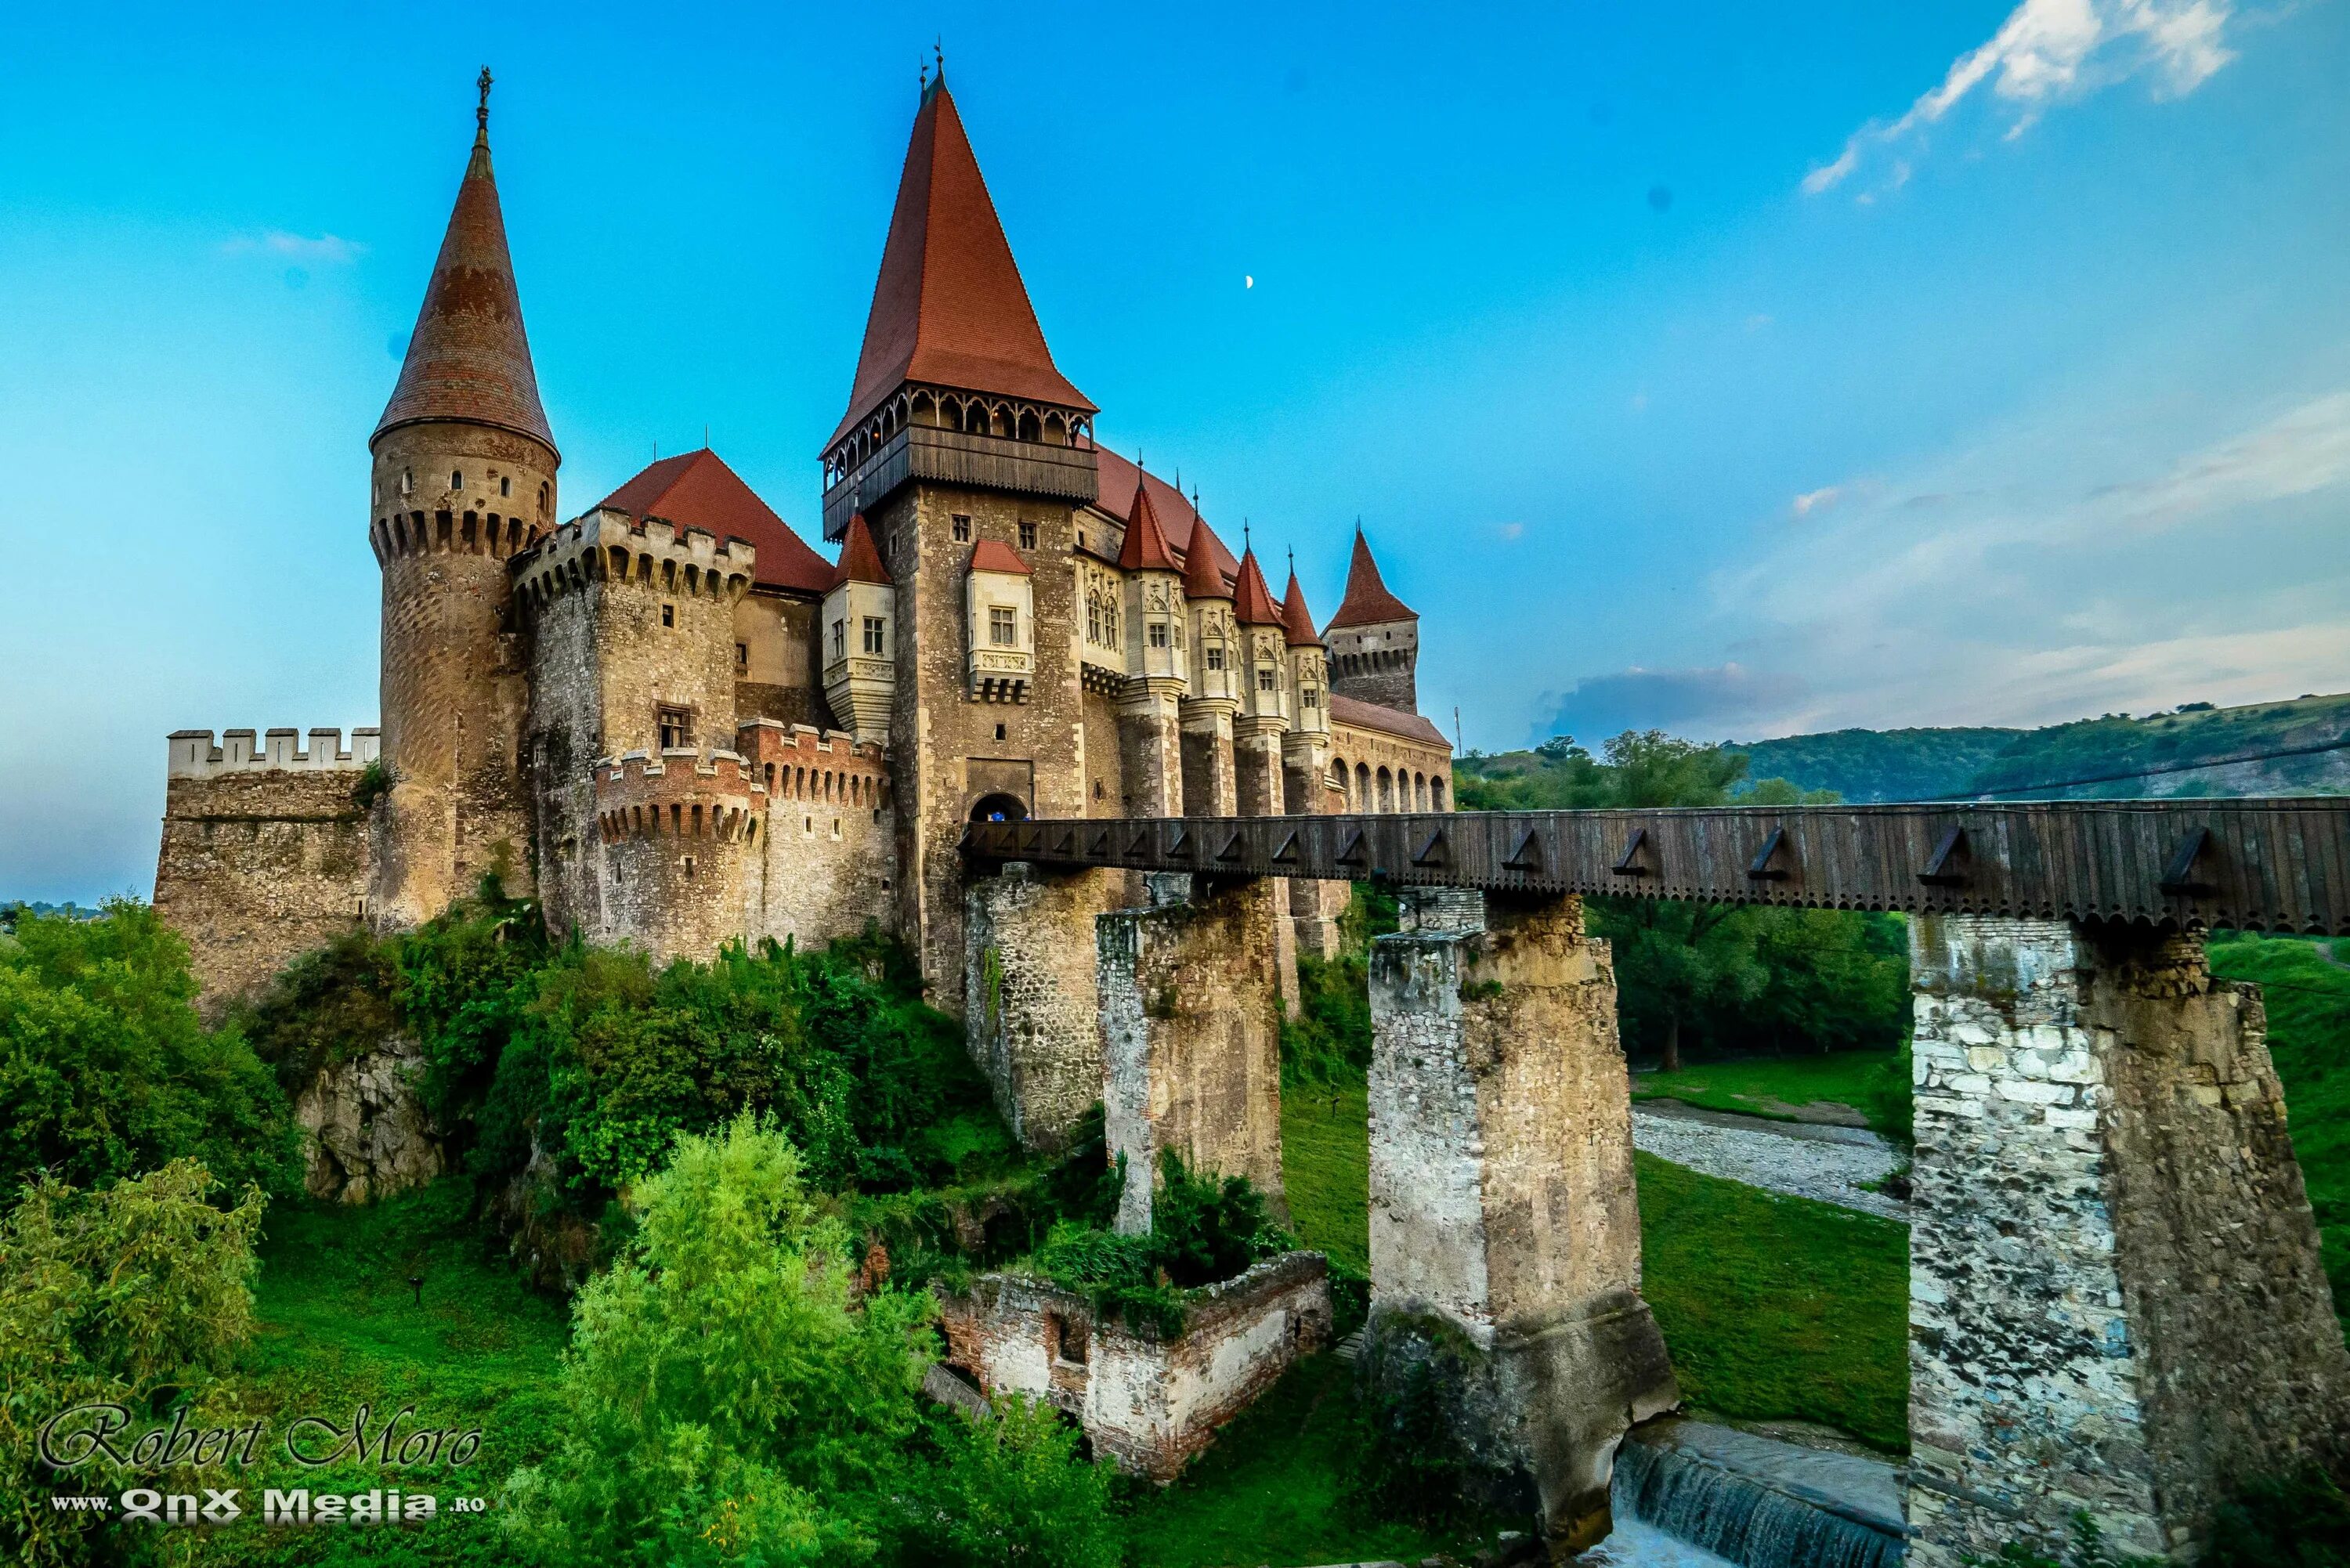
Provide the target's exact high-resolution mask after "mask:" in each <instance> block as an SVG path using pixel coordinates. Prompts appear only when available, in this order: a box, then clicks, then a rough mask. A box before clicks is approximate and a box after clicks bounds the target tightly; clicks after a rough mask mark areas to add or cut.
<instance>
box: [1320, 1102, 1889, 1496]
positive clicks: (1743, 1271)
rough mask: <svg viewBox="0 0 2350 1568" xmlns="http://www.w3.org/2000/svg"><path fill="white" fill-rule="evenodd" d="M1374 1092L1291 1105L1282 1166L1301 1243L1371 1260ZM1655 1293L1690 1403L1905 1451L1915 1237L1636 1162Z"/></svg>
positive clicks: (1861, 1218)
mask: <svg viewBox="0 0 2350 1568" xmlns="http://www.w3.org/2000/svg"><path fill="white" fill-rule="evenodd" d="M1366 1109H1367V1101H1366V1096H1365V1094H1364V1091H1362V1090H1361V1089H1359V1088H1357V1089H1354V1090H1350V1091H1331V1090H1304V1091H1295V1092H1288V1093H1285V1094H1284V1099H1283V1103H1282V1127H1281V1132H1282V1149H1283V1160H1282V1168H1283V1172H1284V1179H1286V1180H1287V1182H1288V1185H1289V1207H1290V1213H1291V1216H1292V1218H1293V1220H1294V1221H1295V1226H1296V1229H1297V1231H1298V1233H1299V1234H1300V1235H1301V1236H1303V1237H1304V1238H1305V1241H1306V1242H1307V1243H1308V1244H1309V1245H1311V1246H1315V1247H1320V1248H1323V1249H1325V1250H1326V1251H1329V1252H1331V1253H1332V1254H1334V1255H1336V1256H1341V1257H1349V1258H1362V1259H1367V1251H1368V1248H1369V1238H1370V1195H1369V1166H1370V1134H1369V1127H1368V1124H1367V1116H1366ZM1639 1175H1640V1231H1641V1237H1642V1241H1643V1245H1644V1247H1645V1250H1646V1254H1647V1269H1646V1278H1645V1281H1644V1285H1645V1289H1646V1292H1647V1294H1648V1300H1649V1302H1650V1303H1651V1304H1652V1305H1653V1306H1654V1307H1655V1309H1656V1314H1657V1321H1658V1323H1659V1324H1661V1325H1662V1326H1663V1328H1664V1331H1665V1343H1666V1344H1667V1345H1668V1346H1669V1347H1670V1349H1671V1351H1672V1354H1673V1362H1674V1366H1676V1368H1677V1369H1678V1370H1679V1374H1680V1378H1681V1391H1682V1393H1683V1394H1684V1395H1685V1396H1687V1397H1688V1398H1689V1400H1690V1403H1691V1404H1693V1405H1699V1406H1702V1407H1705V1408H1707V1409H1709V1410H1713V1411H1718V1412H1720V1413H1721V1414H1723V1415H1728V1416H1737V1417H1748V1418H1752V1419H1756V1420H1766V1419H1774V1418H1779V1419H1786V1418H1793V1419H1800V1420H1807V1421H1818V1422H1821V1423H1823V1424H1825V1425H1827V1426H1831V1427H1835V1428H1841V1429H1843V1430H1845V1431H1847V1432H1850V1433H1852V1434H1853V1435H1854V1436H1855V1437H1857V1438H1863V1439H1865V1440H1866V1441H1867V1442H1870V1443H1873V1444H1875V1445H1877V1446H1878V1447H1880V1448H1883V1449H1888V1450H1891V1451H1896V1452H1898V1451H1900V1450H1902V1449H1905V1448H1906V1447H1907V1445H1908V1399H1909V1367H1908V1332H1909V1298H1908V1291H1909V1243H1908V1231H1907V1230H1906V1228H1904V1227H1902V1226H1900V1225H1897V1224H1893V1223H1890V1222H1888V1221H1887V1220H1877V1219H1872V1218H1870V1217H1869V1216H1867V1215H1865V1214H1854V1213H1850V1212H1848V1211H1847V1210H1842V1209H1837V1208H1835V1207H1834V1206H1832V1205H1829V1204H1825V1203H1814V1202H1812V1201H1810V1200H1809V1199H1802V1198H1782V1197H1778V1196H1776V1195H1774V1194H1772V1193H1767V1192H1758V1191H1756V1190H1754V1189H1752V1188H1749V1187H1742V1186H1740V1185H1739V1184H1737V1183H1736V1182H1732V1181H1721V1180H1717V1179H1714V1178H1712V1177H1710V1176H1700V1175H1698V1174H1697V1173H1696V1172H1694V1171H1690V1170H1685V1169H1683V1168H1680V1167H1679V1166H1675V1165H1669V1164H1667V1163H1666V1162H1665V1161H1663V1160H1659V1159H1651V1158H1648V1156H1646V1155H1642V1156H1640V1157H1639Z"/></svg>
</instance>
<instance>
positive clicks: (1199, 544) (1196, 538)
mask: <svg viewBox="0 0 2350 1568" xmlns="http://www.w3.org/2000/svg"><path fill="white" fill-rule="evenodd" d="M1222 543H1223V541H1222V540H1220V539H1218V538H1217V537H1216V535H1215V534H1214V533H1213V532H1212V531H1211V530H1210V529H1209V527H1208V520H1207V519H1206V518H1205V517H1201V518H1199V519H1197V520H1195V521H1194V522H1193V523H1192V524H1191V543H1190V544H1189V545H1185V546H1184V547H1183V597H1185V598H1187V599H1228V598H1231V597H1232V589H1230V588H1228V587H1224V573H1223V568H1222V567H1221V566H1217V565H1216V553H1217V551H1218V549H1219V548H1220V547H1221V546H1222Z"/></svg>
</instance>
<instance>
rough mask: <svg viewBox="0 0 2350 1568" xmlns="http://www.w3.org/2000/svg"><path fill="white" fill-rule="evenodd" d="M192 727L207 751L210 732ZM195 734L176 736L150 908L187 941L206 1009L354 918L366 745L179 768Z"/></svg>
mask: <svg viewBox="0 0 2350 1568" xmlns="http://www.w3.org/2000/svg"><path fill="white" fill-rule="evenodd" d="M242 733H245V734H247V736H248V738H249V732H242ZM288 733H289V734H290V732H288ZM317 733H318V734H321V735H323V734H329V733H333V732H317ZM192 734H193V735H195V736H201V737H202V741H201V748H202V749H203V751H206V752H209V751H210V749H211V742H212V735H211V732H209V731H197V732H192ZM231 738H232V741H234V735H232V737H231ZM369 739H370V740H371V739H372V733H371V732H370V733H369ZM194 743H195V742H193V741H192V735H191V734H190V732H182V734H180V735H175V736H173V737H172V745H173V762H172V774H171V776H170V777H169V778H168V779H167V780H166V783H165V786H164V794H163V842H162V847H161V852H160V853H159V854H158V856H157V857H156V862H155V912H156V913H157V914H159V915H161V917H162V918H163V919H164V920H165V922H166V923H168V924H169V925H170V926H171V927H172V929H173V930H175V931H177V932H179V933H180V935H181V937H182V939H183V940H186V942H187V944H188V951H189V956H190V958H191V960H192V962H193V964H194V967H195V974H196V981H197V983H198V985H199V986H200V987H201V991H200V992H199V995H198V998H197V1001H198V1004H199V1005H200V1006H201V1007H203V1009H204V1011H205V1012H208V1013H211V1012H217V1011H218V1010H219V1008H220V1006H221V1005H222V1004H223V1003H224V1002H228V1001H230V1000H232V999H234V998H238V997H242V996H245V995H249V994H251V993H253V992H255V991H257V990H258V989H259V988H260V987H262V986H263V985H265V984H266V983H267V981H268V980H269V978H270V977H271V976H272V975H274V974H276V972H277V971H278V970H279V969H280V968H282V967H284V965H285V963H286V961H287V960H288V959H291V958H293V957H294V956H296V954H298V953H305V952H308V951H309V950H312V949H314V948H321V947H324V946H326V945H327V943H328V942H329V941H332V940H334V939H335V938H336V937H338V936H339V935H341V934H342V933H343V932H345V931H348V930H350V929H354V928H355V927H356V926H358V924H359V921H360V919H361V918H362V915H361V912H362V909H363V907H364V902H365V900H366V898H367V896H368V887H369V871H370V868H371V867H370V848H371V844H370V836H369V828H368V820H367V818H366V816H365V815H363V814H361V812H360V811H359V807H358V806H357V805H355V804H354V803H353V801H352V798H351V791H352V788H353V786H355V785H356V784H358V783H359V768H360V767H361V766H363V765H364V763H365V761H366V760H367V759H368V758H369V757H371V756H372V754H373V753H372V749H371V748H369V750H368V752H367V753H366V756H363V757H361V758H360V759H359V761H355V762H353V763H350V764H349V765H346V766H338V767H307V766H305V767H243V766H240V767H236V768H233V769H232V768H223V769H221V770H220V771H217V772H211V771H199V772H197V773H193V774H192V773H187V772H182V764H181V762H180V753H181V752H182V749H184V748H186V747H188V746H190V745H192V744H194ZM314 749H315V742H314ZM358 750H359V748H358V747H354V751H358Z"/></svg>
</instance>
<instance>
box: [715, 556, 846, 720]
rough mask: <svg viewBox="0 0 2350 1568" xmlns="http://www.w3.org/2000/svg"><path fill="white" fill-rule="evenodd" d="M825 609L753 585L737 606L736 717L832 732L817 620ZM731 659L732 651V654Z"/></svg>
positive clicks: (735, 626)
mask: <svg viewBox="0 0 2350 1568" xmlns="http://www.w3.org/2000/svg"><path fill="white" fill-rule="evenodd" d="M822 608H823V607H822V606H821V605H818V604H816V603H815V602H814V601H812V600H809V599H804V598H799V597H793V596H790V595H786V594H780V593H775V592H772V591H768V590H764V589H759V588H754V589H753V590H752V591H751V592H750V593H748V594H746V595H744V596H743V601H742V602H741V603H740V604H738V605H736V606H735V607H734V640H735V641H736V642H737V643H739V644H741V645H742V658H741V659H739V660H738V661H737V662H736V664H735V666H734V719H735V722H737V723H749V722H751V721H752V720H754V719H769V720H773V721H774V722H776V723H778V724H806V725H808V726H810V727H812V728H814V729H818V730H828V729H831V728H833V727H834V720H833V716H832V714H831V712H830V711H828V710H827V706H826V704H825V700H824V687H823V670H822V669H821V668H820V667H819V662H818V658H817V648H818V640H817V639H818V635H819V634H818V629H817V625H816V622H817V620H818V618H819V615H820V612H821V610H822ZM730 657H731V655H730Z"/></svg>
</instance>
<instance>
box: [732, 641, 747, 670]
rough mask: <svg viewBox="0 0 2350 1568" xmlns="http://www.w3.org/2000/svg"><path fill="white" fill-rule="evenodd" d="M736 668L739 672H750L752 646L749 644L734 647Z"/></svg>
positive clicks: (740, 643)
mask: <svg viewBox="0 0 2350 1568" xmlns="http://www.w3.org/2000/svg"><path fill="white" fill-rule="evenodd" d="M734 668H735V669H736V670H748V669H750V668H751V645H750V644H749V643H747V642H738V643H736V644H735V645H734Z"/></svg>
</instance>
